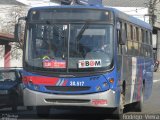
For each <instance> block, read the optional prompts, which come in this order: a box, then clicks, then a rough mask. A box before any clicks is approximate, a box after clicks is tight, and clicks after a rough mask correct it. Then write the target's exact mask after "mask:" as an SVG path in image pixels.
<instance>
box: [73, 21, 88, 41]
mask: <svg viewBox="0 0 160 120" xmlns="http://www.w3.org/2000/svg"><path fill="white" fill-rule="evenodd" d="M87 28H88V22H86V23H85V24H84V25H83V26H82V28H81V29H80V31H79V33H78V35H77V36H76V40H77V41H79V40H80V39H81V37H82V34H83V33H84V31H85V30H86V29H87Z"/></svg>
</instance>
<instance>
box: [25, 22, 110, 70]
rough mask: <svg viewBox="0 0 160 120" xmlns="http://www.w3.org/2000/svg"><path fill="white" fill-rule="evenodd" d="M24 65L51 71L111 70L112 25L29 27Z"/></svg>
mask: <svg viewBox="0 0 160 120" xmlns="http://www.w3.org/2000/svg"><path fill="white" fill-rule="evenodd" d="M27 31H28V34H27V47H26V49H27V50H26V57H25V59H26V63H27V64H28V65H29V66H31V67H35V68H39V69H42V70H52V71H54V72H89V71H90V72H93V71H97V70H106V69H110V68H111V64H112V59H113V38H112V37H113V26H112V25H109V24H93V23H79V24H78V23H73V24H44V23H43V24H40V23H38V24H35V23H34V24H31V23H30V24H29V26H28V30H27Z"/></svg>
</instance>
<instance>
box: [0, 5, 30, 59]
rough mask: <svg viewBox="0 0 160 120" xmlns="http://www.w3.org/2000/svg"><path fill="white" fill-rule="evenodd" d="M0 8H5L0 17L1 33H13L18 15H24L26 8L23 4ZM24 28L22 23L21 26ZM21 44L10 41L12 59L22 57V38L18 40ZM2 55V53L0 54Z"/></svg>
mask: <svg viewBox="0 0 160 120" xmlns="http://www.w3.org/2000/svg"><path fill="white" fill-rule="evenodd" d="M0 9H2V10H5V13H4V16H3V17H1V18H0V24H1V29H0V32H1V33H6V34H14V28H15V24H16V23H17V21H18V18H19V17H23V16H26V12H27V10H28V9H27V8H26V7H25V6H18V5H14V6H4V7H1V8H0ZM22 28H23V29H24V24H23V26H22ZM20 43H21V44H19V43H15V42H14V43H10V44H11V45H12V49H11V58H12V59H19V58H20V57H22V50H23V43H24V40H23V38H22V39H21V41H20ZM1 56H3V55H1Z"/></svg>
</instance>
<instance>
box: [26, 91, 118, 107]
mask: <svg viewBox="0 0 160 120" xmlns="http://www.w3.org/2000/svg"><path fill="white" fill-rule="evenodd" d="M23 98H24V105H25V106H74V107H76V106H77V107H104V108H105V107H106V108H114V107H117V106H118V104H119V92H115V91H113V90H108V91H105V92H100V93H92V94H83V95H60V94H48V93H42V92H37V91H32V90H29V89H27V88H25V89H24V97H23Z"/></svg>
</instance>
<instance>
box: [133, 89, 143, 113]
mask: <svg viewBox="0 0 160 120" xmlns="http://www.w3.org/2000/svg"><path fill="white" fill-rule="evenodd" d="M143 102H144V87H142V90H141V98H140V101H138V102H136V103H135V106H134V108H135V111H137V112H142V110H143Z"/></svg>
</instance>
